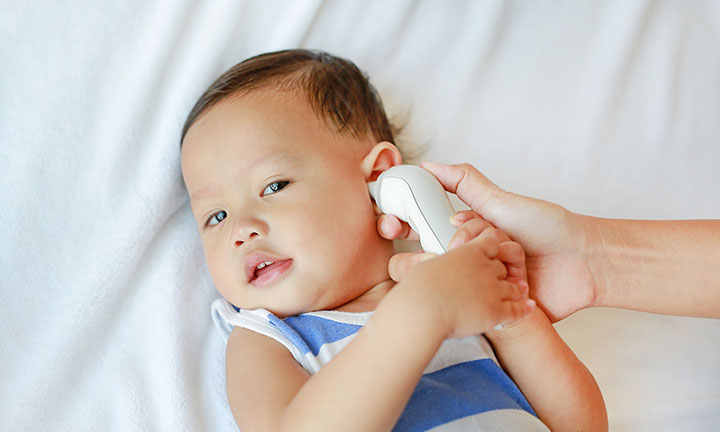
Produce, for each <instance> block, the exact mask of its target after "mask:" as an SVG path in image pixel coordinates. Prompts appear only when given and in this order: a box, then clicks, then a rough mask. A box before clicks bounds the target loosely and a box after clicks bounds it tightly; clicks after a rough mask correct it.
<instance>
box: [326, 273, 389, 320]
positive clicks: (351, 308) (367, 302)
mask: <svg viewBox="0 0 720 432" xmlns="http://www.w3.org/2000/svg"><path fill="white" fill-rule="evenodd" d="M395 283H396V282H395V281H394V280H392V279H388V280H385V281H382V282H380V283H378V284H377V285H375V286H373V287H372V288H370V289H369V290H367V291H365V293H363V294H362V295H361V296H359V297H357V298H355V299H353V300H350V301H349V302H347V303H345V304H344V305H341V306H338V307H337V308H335V310H336V311H341V312H369V311H374V310H375V308H376V307H377V305H378V304H379V303H380V300H382V299H383V297H385V295H386V294H387V293H388V292H390V290H391V289H392V287H393V286H395Z"/></svg>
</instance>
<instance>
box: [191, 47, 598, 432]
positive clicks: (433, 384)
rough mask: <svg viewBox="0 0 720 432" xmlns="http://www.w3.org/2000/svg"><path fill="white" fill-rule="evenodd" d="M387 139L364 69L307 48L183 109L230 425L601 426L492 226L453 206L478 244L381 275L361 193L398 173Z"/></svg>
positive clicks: (234, 76) (385, 249) (230, 76)
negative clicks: (222, 338) (221, 341)
mask: <svg viewBox="0 0 720 432" xmlns="http://www.w3.org/2000/svg"><path fill="white" fill-rule="evenodd" d="M392 143H393V132H392V128H391V126H390V123H389V122H388V120H387V118H386V116H385V112H384V110H383V107H382V104H381V102H380V99H379V97H378V95H377V94H376V92H375V90H374V88H373V87H372V86H371V85H370V84H369V82H368V80H367V78H366V77H365V76H364V74H363V73H362V72H361V71H360V70H359V69H358V68H357V67H356V66H355V65H354V64H352V63H351V62H349V61H347V60H344V59H341V58H338V57H334V56H331V55H329V54H327V53H323V52H318V51H306V50H289V51H280V52H275V53H268V54H263V55H259V56H256V57H253V58H250V59H248V60H245V61H244V62H242V63H240V64H238V65H236V66H235V67H233V68H231V69H230V70H229V71H227V72H226V73H225V74H223V75H222V76H221V77H220V78H218V80H217V81H215V83H213V84H212V85H211V86H210V88H209V89H208V90H207V91H206V92H205V93H204V94H203V95H202V96H201V98H200V100H199V101H198V102H197V103H196V105H195V107H194V108H193V110H192V112H191V113H190V115H189V117H188V119H187V121H186V123H185V127H184V129H183V137H182V171H183V178H184V180H185V184H186V186H187V189H188V193H189V195H190V204H191V208H192V212H193V216H194V219H195V221H196V222H197V225H198V229H199V232H200V237H201V239H202V244H203V248H204V251H205V257H206V259H207V263H208V268H209V270H210V274H211V277H212V279H213V282H214V283H215V286H216V287H217V289H218V291H219V292H220V294H221V295H222V297H223V299H219V300H217V301H216V302H215V303H214V304H213V317H214V319H215V320H216V323H217V324H219V326H220V327H221V328H222V329H223V331H224V332H225V333H224V334H225V335H226V336H227V357H226V371H227V393H228V401H229V404H230V409H231V410H232V413H233V415H234V417H235V420H236V421H237V423H238V425H239V427H240V428H241V429H242V430H261V431H267V430H278V429H281V430H293V431H295V430H333V431H335V430H343V431H345V430H359V431H375V430H389V429H393V428H394V429H396V430H426V429H431V428H438V430H547V428H548V427H549V428H550V429H552V430H554V431H555V430H573V431H578V430H586V431H587V430H604V429H607V416H606V411H605V406H604V402H603V399H602V396H601V394H600V391H599V389H598V387H597V384H596V383H595V381H594V379H593V377H592V375H591V374H590V373H589V372H588V370H587V369H586V368H585V367H584V366H583V364H582V363H581V362H580V361H579V360H578V359H577V357H575V355H574V354H573V353H572V351H571V350H570V349H569V348H568V347H567V346H566V345H565V344H564V342H563V341H562V340H561V339H560V337H559V336H558V334H557V333H556V332H555V330H554V328H553V327H552V325H551V324H550V322H549V321H548V319H547V318H546V316H545V315H544V314H543V312H542V311H541V310H540V309H539V308H535V307H533V306H534V303H533V302H532V300H527V297H526V296H527V282H526V281H525V280H526V276H525V275H526V273H525V267H524V253H523V251H522V249H521V248H520V247H519V245H518V244H517V243H514V242H511V241H509V240H510V239H509V238H508V237H507V236H506V235H505V234H504V233H502V232H500V231H498V230H496V229H494V228H486V223H484V221H482V219H480V218H479V216H478V215H476V214H470V215H468V214H467V212H465V213H462V214H463V215H464V216H465V219H468V220H466V221H461V222H462V226H463V227H465V228H466V229H465V230H464V231H465V232H469V233H471V234H472V236H473V237H474V239H473V240H471V241H469V242H467V243H466V244H464V245H462V246H460V247H457V248H455V249H452V250H450V251H449V252H448V253H446V254H444V255H441V256H438V257H433V258H431V259H427V260H425V261H423V262H420V263H419V264H417V265H415V266H414V267H412V268H411V269H410V270H409V271H408V272H407V273H406V274H405V275H404V276H403V277H402V280H400V281H399V282H396V281H394V280H393V279H391V278H390V276H389V274H388V261H389V260H390V258H391V257H392V255H393V254H394V248H393V244H392V242H391V241H389V240H386V239H384V238H382V237H381V236H380V235H379V234H378V231H377V227H376V223H377V217H378V214H379V212H378V211H377V207H376V206H374V204H373V202H372V199H371V197H370V195H369V193H368V189H367V183H368V182H370V181H373V180H375V179H376V178H377V177H378V176H379V175H380V174H381V173H382V172H383V171H385V170H386V169H388V168H390V167H392V166H394V165H398V164H400V163H402V157H401V154H400V151H399V150H398V149H397V147H396V146H395V145H394V144H392ZM456 224H459V223H458V222H457V221H456ZM498 324H506V325H505V326H500V327H501V328H499V329H495V327H496V326H497V325H498ZM482 333H484V336H483V335H482ZM493 349H494V350H493Z"/></svg>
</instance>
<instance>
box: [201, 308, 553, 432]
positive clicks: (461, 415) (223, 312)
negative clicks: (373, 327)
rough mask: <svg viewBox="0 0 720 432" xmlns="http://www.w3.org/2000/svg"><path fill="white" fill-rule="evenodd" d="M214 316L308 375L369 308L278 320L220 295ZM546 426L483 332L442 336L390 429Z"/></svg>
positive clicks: (346, 337) (338, 347) (331, 354)
mask: <svg viewBox="0 0 720 432" xmlns="http://www.w3.org/2000/svg"><path fill="white" fill-rule="evenodd" d="M212 311H213V320H214V321H215V324H216V325H217V327H218V328H219V329H220V330H221V331H222V334H223V336H224V338H225V340H227V338H228V336H229V335H230V332H231V331H232V328H233V327H234V326H239V327H244V328H247V329H249V330H253V331H255V332H258V333H261V334H263V335H265V336H268V337H271V338H273V339H275V340H277V341H278V342H280V343H281V344H283V345H284V346H285V347H286V348H287V349H288V350H289V351H290V353H291V354H292V355H293V357H294V358H295V360H296V361H297V362H298V363H300V365H302V367H303V368H305V370H307V371H308V373H310V374H314V373H316V372H318V371H319V370H320V368H322V367H323V366H324V365H326V364H327V363H328V362H329V361H330V360H332V358H333V357H334V356H335V355H337V354H338V353H339V352H340V351H341V350H342V349H343V348H344V347H345V346H347V345H348V344H349V343H350V341H351V340H352V338H353V337H354V336H355V335H356V334H357V332H358V330H360V328H361V327H362V326H363V325H364V324H365V323H367V321H368V319H369V317H370V315H371V314H372V312H362V313H353V312H340V311H318V312H309V313H304V314H301V315H298V316H292V317H288V318H284V319H280V318H278V317H276V316H275V315H273V314H272V313H271V312H269V311H267V310H265V309H256V310H244V309H237V308H235V307H234V306H233V305H231V304H230V303H228V302H227V301H226V300H224V299H218V300H216V301H215V302H213V305H212ZM430 429H432V430H437V431H443V432H444V431H507V430H523V431H547V430H548V429H547V427H545V425H543V424H542V422H540V420H539V419H538V418H537V417H536V415H535V412H534V411H533V409H532V408H531V407H530V404H529V403H528V402H527V400H526V399H525V397H524V396H523V394H522V393H521V392H520V389H518V387H517V385H516V384H515V383H514V382H513V381H512V380H511V379H510V377H508V376H507V374H506V373H505V372H504V371H503V370H502V368H501V367H500V366H499V365H498V362H497V360H496V358H495V356H494V354H493V352H492V348H491V347H490V345H489V344H488V342H487V341H486V340H485V338H484V337H482V336H472V337H467V338H462V339H447V340H445V341H444V342H443V344H442V345H441V347H440V349H439V350H438V352H437V353H436V354H435V356H434V357H433V359H432V360H431V362H430V364H429V365H428V366H427V368H426V369H425V371H424V373H423V376H422V378H421V379H420V382H419V383H418V385H417V387H416V388H415V391H414V392H413V394H412V396H411V397H410V400H409V401H408V404H407V406H406V407H405V410H404V411H403V413H402V415H401V416H400V419H399V420H398V422H397V424H396V425H395V429H394V430H396V431H420V430H430Z"/></svg>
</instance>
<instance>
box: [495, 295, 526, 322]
mask: <svg viewBox="0 0 720 432" xmlns="http://www.w3.org/2000/svg"><path fill="white" fill-rule="evenodd" d="M504 308H505V311H504V312H505V313H504V317H503V319H501V320H500V324H499V325H498V326H497V327H496V329H497V328H503V327H507V326H509V325H512V324H514V323H516V322H518V321H519V320H521V319H523V318H525V317H526V316H528V315H529V314H530V313H531V312H532V311H533V310H534V309H535V300H532V299H524V300H518V301H509V302H504Z"/></svg>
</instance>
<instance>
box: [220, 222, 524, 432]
mask: <svg viewBox="0 0 720 432" xmlns="http://www.w3.org/2000/svg"><path fill="white" fill-rule="evenodd" d="M498 248H499V242H498V241H497V239H496V238H494V237H493V236H491V235H485V236H482V235H481V236H478V237H477V238H476V239H474V240H472V241H470V242H468V244H467V245H464V246H462V247H460V248H457V249H454V250H453V251H450V252H448V253H447V254H445V255H443V256H441V257H437V258H434V259H431V260H428V261H425V262H422V263H420V264H418V265H416V266H415V267H413V269H411V270H410V271H409V272H408V273H407V274H406V275H405V277H404V279H403V281H402V282H400V283H398V284H397V285H396V286H395V287H394V288H393V289H392V290H391V291H390V292H389V293H388V294H387V295H386V296H385V298H384V299H383V300H382V301H381V302H380V304H379V305H378V307H377V309H376V310H375V312H374V313H373V315H372V317H371V318H370V320H369V321H368V323H367V324H366V325H365V326H364V327H363V328H362V329H361V330H360V331H359V332H358V334H357V336H356V337H355V338H354V339H353V341H352V342H351V343H350V344H349V345H348V346H347V347H346V348H345V349H343V350H342V351H341V352H340V353H339V354H338V355H337V356H336V357H335V358H334V359H333V360H332V361H330V362H329V363H328V364H327V365H326V366H325V367H323V368H322V369H321V370H320V371H319V372H318V373H316V374H315V375H312V376H310V375H308V374H307V373H306V372H305V371H304V370H303V369H302V368H301V367H300V366H299V365H298V364H297V363H296V362H295V361H294V360H293V358H292V357H291V355H290V354H289V353H288V352H287V350H285V348H284V347H282V346H281V345H280V344H279V343H277V342H275V341H274V340H271V339H269V338H267V337H265V336H262V335H259V334H255V333H252V332H250V331H248V330H241V329H235V330H233V332H232V334H231V335H230V340H229V341H228V347H227V361H226V368H227V392H228V400H229V402H230V407H231V409H232V412H233V415H234V416H235V419H236V421H237V423H238V425H239V426H240V428H241V429H243V430H263V431H265V430H294V431H295V430H361V431H366V430H388V429H390V428H392V426H393V425H394V424H395V422H396V421H397V419H398V418H399V417H400V415H401V414H402V411H403V409H404V407H405V405H406V403H407V401H408V400H409V399H410V396H411V395H412V392H413V390H414V388H415V386H416V385H417V383H418V381H419V380H420V377H421V376H422V373H423V371H424V369H425V367H426V365H427V364H428V363H429V362H430V360H431V359H432V357H433V356H434V355H435V352H436V351H437V349H438V348H439V346H440V344H441V343H442V341H443V340H444V339H446V338H448V337H462V336H467V335H471V334H477V333H480V332H483V331H486V330H488V329H489V328H492V327H493V326H494V325H495V324H497V323H499V322H508V321H512V320H513V319H516V318H519V317H521V316H524V315H526V314H527V312H529V310H530V308H531V306H530V305H528V304H527V303H525V302H524V301H523V302H513V301H512V299H515V298H517V297H519V296H520V294H521V292H522V291H523V289H522V288H520V287H519V286H518V285H517V284H514V283H511V282H508V281H506V280H504V275H505V274H506V272H505V267H504V266H503V264H502V263H501V262H499V261H498V260H494V259H491V257H494V256H496V255H497V254H498ZM468 273H470V275H468ZM468 276H472V277H468ZM447 286H452V287H454V288H453V289H452V290H448V289H447V288H446V287H447ZM418 316H422V317H423V319H417V317H418Z"/></svg>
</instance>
